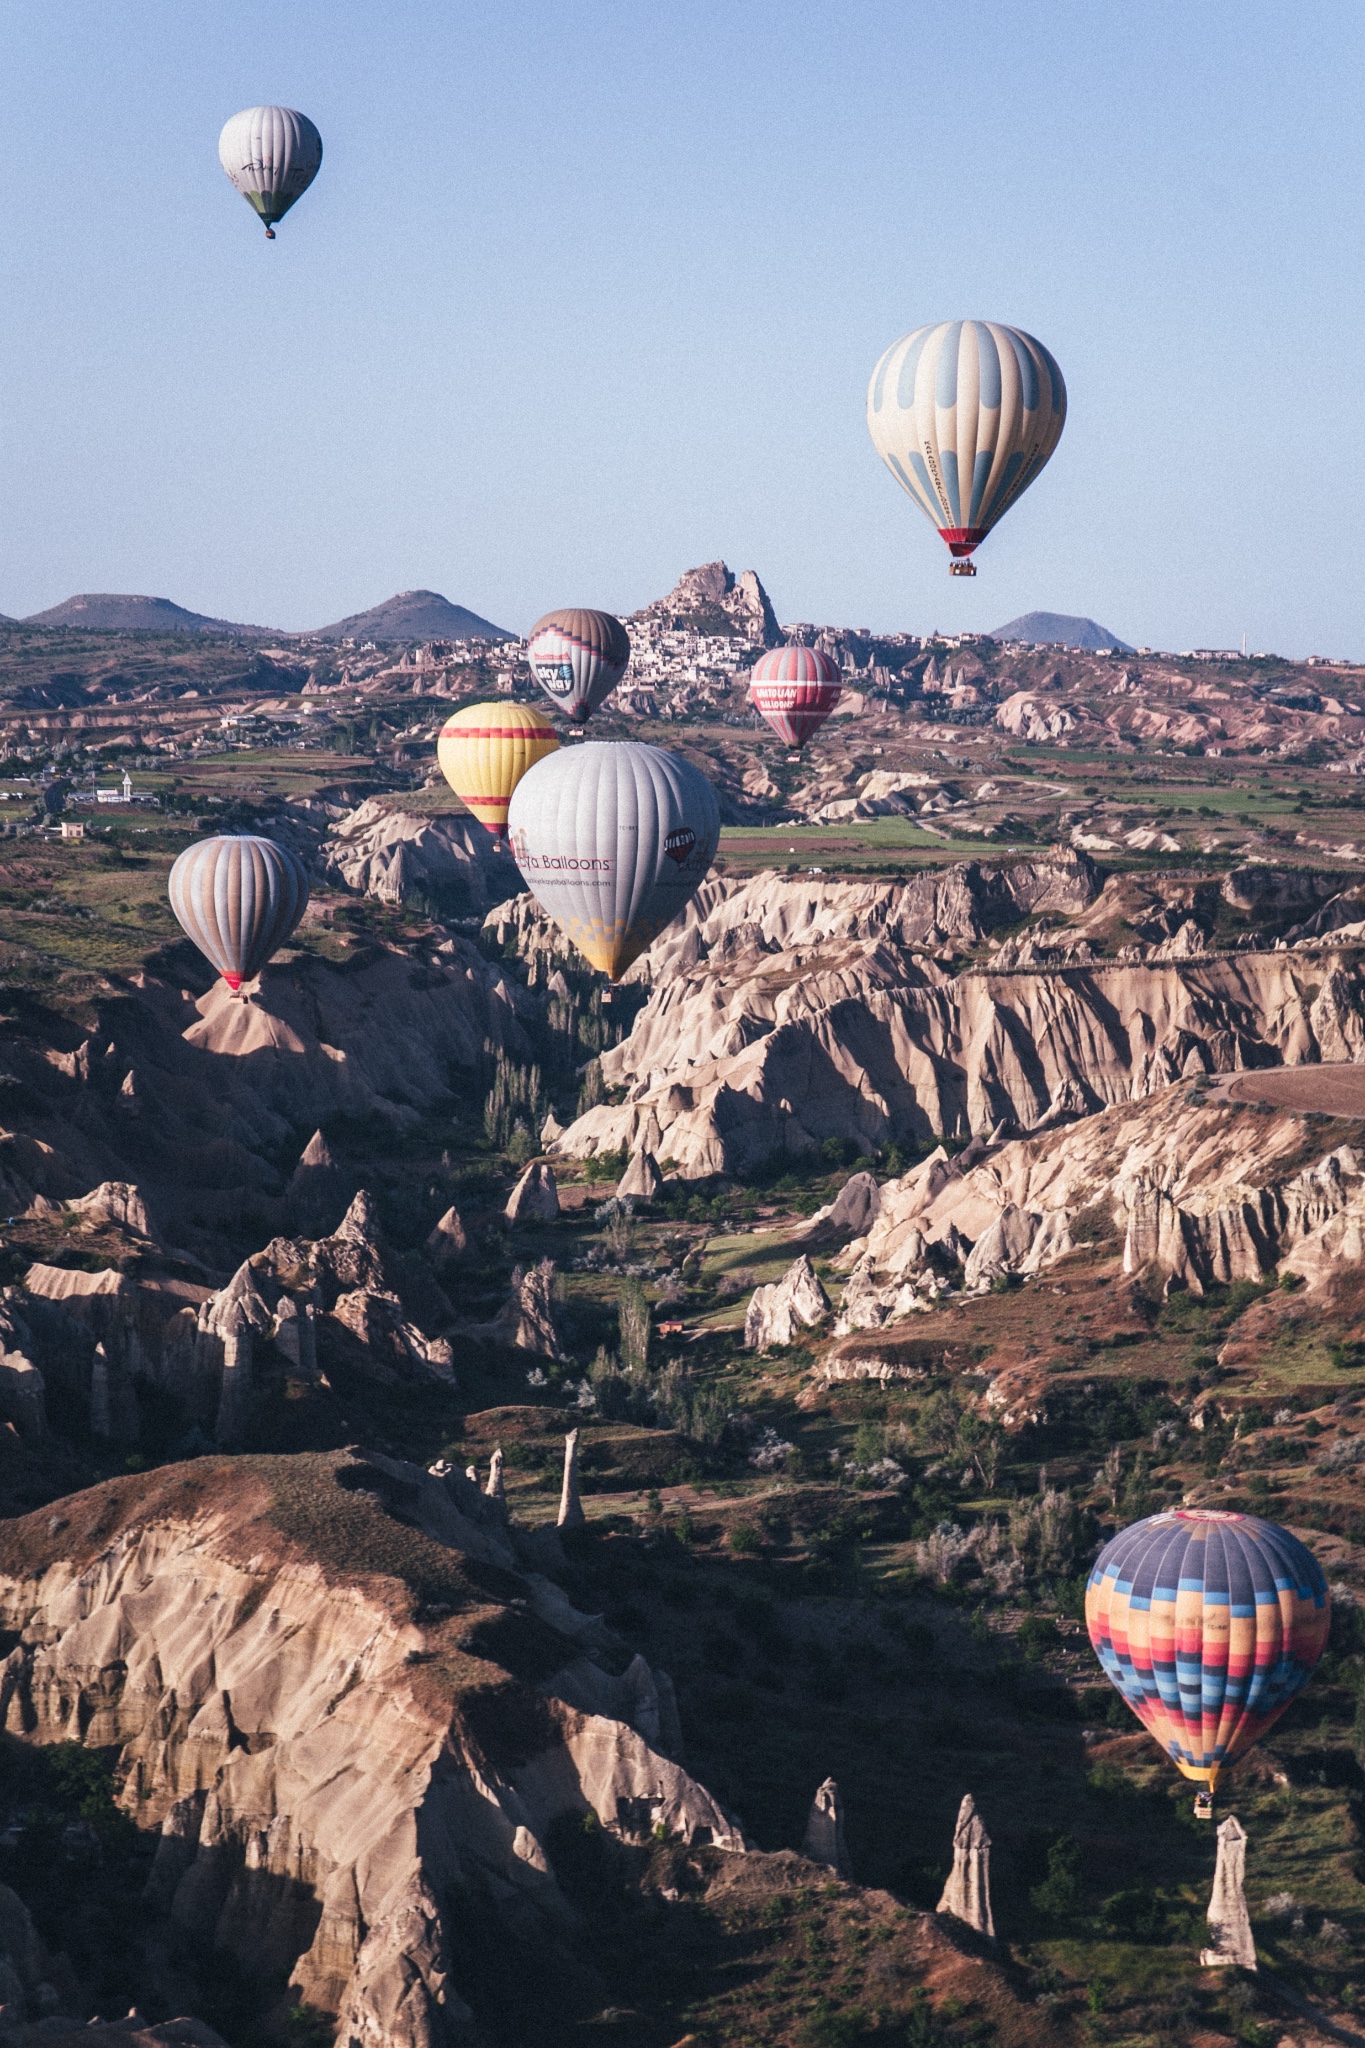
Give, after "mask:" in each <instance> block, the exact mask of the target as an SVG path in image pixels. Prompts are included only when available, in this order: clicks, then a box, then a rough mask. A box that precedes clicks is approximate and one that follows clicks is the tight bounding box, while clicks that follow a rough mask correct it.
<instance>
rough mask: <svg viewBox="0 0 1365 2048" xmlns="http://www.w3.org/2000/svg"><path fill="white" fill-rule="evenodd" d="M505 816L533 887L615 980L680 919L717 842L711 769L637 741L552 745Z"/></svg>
mask: <svg viewBox="0 0 1365 2048" xmlns="http://www.w3.org/2000/svg"><path fill="white" fill-rule="evenodd" d="M507 823H508V827H509V829H510V832H511V839H512V854H513V857H514V859H515V860H516V863H517V866H518V867H519V868H520V869H521V872H522V874H523V875H524V876H525V878H526V886H527V887H528V888H529V889H530V891H531V894H532V895H533V896H534V897H535V899H536V901H537V902H538V903H539V904H540V906H541V908H542V909H543V910H545V911H547V912H548V913H549V915H550V916H551V917H552V918H553V919H554V921H555V923H556V924H557V925H558V926H559V928H560V930H561V931H562V932H564V933H565V935H566V936H567V937H568V938H570V939H571V940H572V941H573V943H574V945H575V946H577V948H578V950H579V952H580V953H582V954H583V955H584V957H585V958H586V959H588V960H590V961H591V963H592V965H593V966H594V967H599V968H601V970H602V972H603V973H604V974H606V975H608V976H609V977H610V979H611V980H612V981H619V980H620V978H621V976H622V975H623V974H624V973H625V971H626V969H627V968H628V967H629V966H630V964H631V962H632V961H634V960H638V959H639V957H640V955H641V954H642V953H643V952H644V951H645V949H646V947H647V946H649V945H650V944H652V942H653V941H654V940H655V939H656V938H657V937H658V936H659V933H660V932H661V931H663V930H664V928H665V927H666V926H667V925H670V924H672V922H673V920H674V918H675V917H676V916H677V915H678V913H679V911H681V910H682V909H683V908H684V907H685V906H686V904H687V901H688V899H689V897H691V896H692V895H693V894H694V893H695V891H696V889H697V887H698V885H699V883H700V882H701V881H702V879H703V877H704V876H705V874H706V871H707V869H708V868H709V867H710V865H711V863H712V861H713V860H714V859H715V857H716V848H717V846H718V845H719V844H720V807H719V805H718V804H717V802H716V793H715V791H714V790H713V789H712V787H711V785H710V783H709V782H708V781H707V780H706V777H705V776H704V775H702V774H700V773H699V772H698V770H697V769H695V768H694V767H693V766H692V764H691V762H690V761H684V760H683V759H682V758H681V757H680V756H679V755H677V754H670V753H669V752H667V750H666V749H665V748H663V747H650V746H645V745H643V744H641V743H640V742H639V741H637V740H612V741H606V740H603V741H599V742H598V743H596V744H591V743H590V744H588V745H586V746H580V747H562V748H561V749H560V750H559V752H558V753H555V754H548V755H547V756H546V757H545V759H544V760H543V761H538V762H537V763H536V765H535V767H534V768H531V769H529V770H528V771H527V773H526V774H525V775H523V777H522V779H521V781H520V782H519V783H518V784H517V786H516V789H515V790H514V791H513V794H512V801H511V804H510V805H509V807H508V813H507Z"/></svg>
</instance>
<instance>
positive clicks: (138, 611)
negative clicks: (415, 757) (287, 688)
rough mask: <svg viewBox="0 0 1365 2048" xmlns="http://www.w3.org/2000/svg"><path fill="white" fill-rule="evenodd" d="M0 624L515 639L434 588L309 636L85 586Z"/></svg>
mask: <svg viewBox="0 0 1365 2048" xmlns="http://www.w3.org/2000/svg"><path fill="white" fill-rule="evenodd" d="M0 624H17V625H24V626H70V627H72V628H74V629H76V630H81V629H83V630H84V631H86V632H89V633H213V634H220V633H221V634H228V635H236V634H240V635H242V636H244V637H248V638H252V639H271V638H273V639H280V640H298V639H302V638H305V637H307V638H313V639H318V640H514V639H515V638H516V635H515V634H514V633H509V632H508V631H507V629H506V627H504V626H495V625H494V624H493V623H492V621H491V620H489V619H483V618H480V617H479V614H478V613H477V612H471V611H470V610H469V609H468V607H467V606H466V605H462V604H452V603H451V602H450V600H449V598H446V597H442V596H441V594H440V592H439V591H437V590H400V591H399V592H398V594H397V596H395V597H389V598H386V599H385V600H384V602H383V604H376V605H371V607H370V609H369V610H368V611H364V612H353V613H352V615H351V616H350V618H347V619H338V621H337V623H336V624H335V625H334V626H318V627H316V628H315V629H314V630H313V632H312V633H311V634H309V635H304V634H299V633H287V632H285V631H284V630H283V629H282V628H280V627H278V626H244V625H240V624H238V623H236V622H235V621H234V620H232V619H211V618H207V617H206V616H205V614H204V613H203V612H192V611H187V610H186V609H185V607H184V605H180V604H173V603H172V601H171V599H170V598H168V597H133V596H129V595H126V594H125V593H123V592H121V591H83V592H81V594H80V595H79V596H77V597H68V598H67V599H65V601H64V602H63V603H61V604H54V605H52V606H51V607H50V608H49V609H48V610H47V611H45V612H32V613H31V614H30V615H29V616H28V617H27V618H26V619H21V620H6V619H4V617H3V615H0Z"/></svg>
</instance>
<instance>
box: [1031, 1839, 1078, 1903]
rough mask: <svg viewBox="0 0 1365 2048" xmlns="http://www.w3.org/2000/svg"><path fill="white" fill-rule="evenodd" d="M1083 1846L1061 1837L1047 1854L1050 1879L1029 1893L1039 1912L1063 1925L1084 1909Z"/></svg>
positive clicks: (1037, 1885) (1047, 1877) (1048, 1877)
mask: <svg viewBox="0 0 1365 2048" xmlns="http://www.w3.org/2000/svg"><path fill="white" fill-rule="evenodd" d="M1081 1898H1082V1891H1081V1845H1080V1843H1079V1842H1078V1841H1077V1840H1076V1839H1075V1837H1074V1836H1072V1835H1059V1836H1058V1837H1057V1839H1056V1841H1055V1842H1054V1843H1053V1844H1052V1847H1051V1848H1050V1849H1049V1850H1048V1852H1047V1876H1046V1877H1045V1878H1044V1879H1043V1882H1042V1883H1041V1884H1036V1885H1035V1886H1034V1887H1033V1890H1032V1891H1031V1892H1030V1893H1029V1900H1030V1903H1031V1904H1032V1906H1033V1909H1034V1911H1035V1912H1036V1913H1041V1914H1042V1916H1043V1918H1044V1919H1045V1920H1051V1921H1054V1922H1056V1923H1059V1924H1063V1923H1065V1922H1067V1921H1069V1920H1074V1919H1075V1918H1076V1916H1077V1915H1078V1914H1079V1912H1080V1909H1081Z"/></svg>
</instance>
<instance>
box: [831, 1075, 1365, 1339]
mask: <svg viewBox="0 0 1365 2048" xmlns="http://www.w3.org/2000/svg"><path fill="white" fill-rule="evenodd" d="M1338 1135H1339V1134H1338V1133H1337V1132H1336V1131H1334V1130H1333V1129H1332V1128H1331V1127H1330V1126H1325V1125H1324V1123H1323V1122H1322V1121H1321V1120H1317V1119H1315V1118H1314V1117H1313V1116H1312V1115H1311V1113H1296V1112H1294V1111H1292V1110H1288V1109H1281V1110H1279V1111H1278V1112H1277V1113H1276V1114H1274V1115H1268V1114H1266V1113H1265V1111H1264V1110H1263V1108H1262V1106H1261V1105H1260V1104H1258V1103H1255V1102H1249V1103H1241V1102H1238V1101H1236V1100H1234V1099H1233V1098H1231V1097H1230V1096H1229V1095H1227V1094H1226V1093H1224V1092H1214V1091H1208V1092H1205V1091H1204V1089H1203V1088H1200V1087H1188V1086H1187V1087H1178V1088H1171V1089H1168V1090H1166V1091H1164V1092H1163V1093H1162V1094H1160V1095H1156V1096H1152V1097H1150V1098H1148V1099H1146V1100H1144V1101H1141V1102H1134V1103H1127V1104H1123V1105H1121V1106H1118V1107H1115V1108H1112V1109H1106V1110H1104V1111H1103V1112H1102V1113H1101V1114H1099V1115H1097V1116H1091V1117H1086V1118H1084V1119H1082V1120H1080V1121H1078V1122H1076V1123H1073V1124H1071V1125H1069V1126H1067V1127H1066V1128H1064V1129H1059V1130H1056V1131H1054V1132H1051V1133H1049V1134H1046V1135H1044V1136H1042V1137H1037V1138H1024V1139H1014V1140H1009V1141H1002V1142H1000V1143H997V1144H995V1145H993V1146H989V1145H987V1146H983V1147H982V1149H981V1150H980V1151H979V1152H978V1153H977V1156H976V1157H975V1158H972V1157H971V1156H970V1150H971V1149H973V1148H969V1151H968V1152H964V1153H962V1154H961V1155H959V1157H958V1158H957V1159H950V1158H949V1157H948V1156H947V1154H946V1153H945V1152H944V1151H943V1150H942V1149H940V1150H938V1151H936V1152H935V1153H933V1154H932V1155H931V1156H930V1157H929V1158H928V1159H926V1160H924V1161H923V1162H922V1163H921V1164H920V1165H919V1166H917V1167H915V1168H914V1169H913V1170H912V1171H911V1172H910V1173H908V1174H906V1175H904V1176H903V1177H902V1178H901V1179H900V1180H899V1181H894V1182H891V1183H888V1184H887V1185H885V1186H883V1187H882V1189H881V1191H880V1208H879V1213H878V1215H877V1217H876V1219H875V1221H874V1222H873V1224H872V1227H871V1229H870V1230H869V1231H868V1232H867V1234H866V1236H864V1237H863V1238H860V1239H855V1240H854V1241H853V1242H852V1243H851V1244H850V1245H848V1246H847V1248H846V1249H845V1250H844V1251H843V1252H842V1253H841V1254H840V1256H839V1258H838V1260H837V1261H836V1264H838V1265H840V1266H842V1267H843V1268H845V1269H846V1270H847V1271H848V1272H849V1282H848V1286H847V1289H846V1291H845V1297H844V1303H843V1308H842V1311H841V1324H840V1327H841V1328H844V1329H847V1328H872V1327H875V1326H876V1325H877V1324H879V1323H881V1322H884V1321H887V1320H893V1319H894V1318H895V1317H896V1316H897V1315H899V1314H905V1313H908V1312H909V1310H910V1309H911V1308H913V1307H916V1306H924V1305H925V1304H926V1301H927V1298H928V1294H929V1291H930V1290H931V1288H932V1287H933V1286H935V1285H936V1283H937V1280H938V1277H939V1275H940V1274H941V1273H942V1272H943V1271H945V1270H947V1269H948V1268H950V1267H952V1266H954V1265H956V1264H957V1263H958V1262H961V1263H962V1264H963V1265H964V1273H963V1281H964V1284H966V1285H969V1286H975V1287H984V1286H987V1285H988V1284H989V1283H990V1281H991V1279H992V1278H993V1277H994V1276H995V1275H997V1274H1004V1273H1020V1274H1029V1273H1037V1272H1040V1271H1042V1270H1043V1269H1044V1268H1046V1267H1047V1266H1049V1265H1050V1264H1052V1263H1053V1262H1054V1261H1055V1260H1057V1259H1059V1258H1061V1257H1063V1256H1065V1254H1066V1253H1068V1252H1069V1251H1071V1250H1073V1249H1074V1248H1075V1245H1076V1244H1077V1243H1078V1242H1081V1241H1089V1242H1093V1241H1095V1239H1096V1238H1097V1237H1100V1238H1102V1237H1105V1236H1109V1237H1112V1238H1113V1240H1114V1242H1115V1247H1116V1248H1117V1246H1118V1245H1120V1244H1121V1245H1122V1247H1123V1266H1124V1270H1125V1272H1128V1273H1130V1274H1134V1275H1138V1274H1149V1275H1150V1276H1151V1277H1152V1278H1153V1279H1155V1280H1156V1281H1157V1282H1158V1283H1159V1284H1160V1285H1161V1286H1162V1287H1164V1288H1165V1289H1166V1290H1168V1291H1169V1290H1170V1289H1171V1288H1172V1287H1187V1288H1189V1289H1190V1290H1191V1291H1192V1292H1193V1293H1195V1294H1201V1293H1203V1292H1204V1290H1205V1289H1206V1288H1207V1287H1208V1286H1210V1285H1211V1284H1213V1283H1215V1282H1217V1283H1227V1282H1229V1281H1233V1280H1257V1279H1259V1278H1260V1277H1261V1275H1262V1274H1263V1273H1264V1272H1266V1271H1267V1270H1268V1269H1270V1268H1271V1267H1274V1266H1277V1265H1278V1266H1279V1267H1280V1268H1281V1269H1284V1268H1286V1267H1287V1268H1288V1269H1289V1270H1291V1271H1293V1272H1295V1273H1298V1274H1299V1275H1300V1276H1301V1277H1302V1278H1304V1279H1305V1280H1308V1281H1310V1282H1311V1283H1313V1284H1315V1285H1317V1284H1325V1283H1327V1282H1328V1281H1330V1279H1331V1277H1332V1275H1333V1273H1334V1271H1335V1270H1337V1268H1338V1267H1339V1266H1340V1265H1341V1264H1342V1263H1343V1262H1353V1261H1359V1260H1360V1259H1361V1258H1362V1256H1365V1245H1363V1243H1362V1237H1363V1234H1365V1178H1363V1177H1362V1167H1363V1166H1365V1150H1358V1149H1357V1148H1356V1147H1355V1146H1354V1145H1352V1144H1341V1143H1340V1142H1336V1140H1337V1138H1338Z"/></svg>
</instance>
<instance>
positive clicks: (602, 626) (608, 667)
mask: <svg viewBox="0 0 1365 2048" xmlns="http://www.w3.org/2000/svg"><path fill="white" fill-rule="evenodd" d="M526 659H527V660H528V661H529V662H530V664H531V674H532V675H533V676H534V677H535V679H536V681H537V682H538V683H539V684H540V687H541V689H542V690H544V691H545V693H546V695H547V696H550V697H553V698H554V700H555V703H556V704H558V705H559V706H560V708H561V709H562V710H564V711H567V712H568V714H569V716H570V718H572V719H573V721H574V723H575V725H586V724H587V722H588V720H589V719H590V718H591V717H592V714H593V712H594V711H596V709H597V707H598V705H599V704H600V703H601V702H602V699H603V698H604V697H609V696H610V695H611V693H612V691H613V690H614V689H615V688H616V685H617V684H618V683H619V682H620V680H621V678H622V676H623V675H624V674H625V672H626V663H627V662H628V661H629V660H630V635H629V633H627V631H626V629H625V627H624V626H623V625H622V624H621V621H620V620H619V619H614V618H613V617H612V615H611V613H610V612H590V611H579V610H576V609H574V608H573V607H572V606H570V607H568V608H566V609H565V610H563V611H558V612H546V614H545V616H544V618H543V619H537V621H536V623H535V625H534V626H532V628H531V631H530V636H529V638H528V639H527V642H526Z"/></svg>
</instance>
